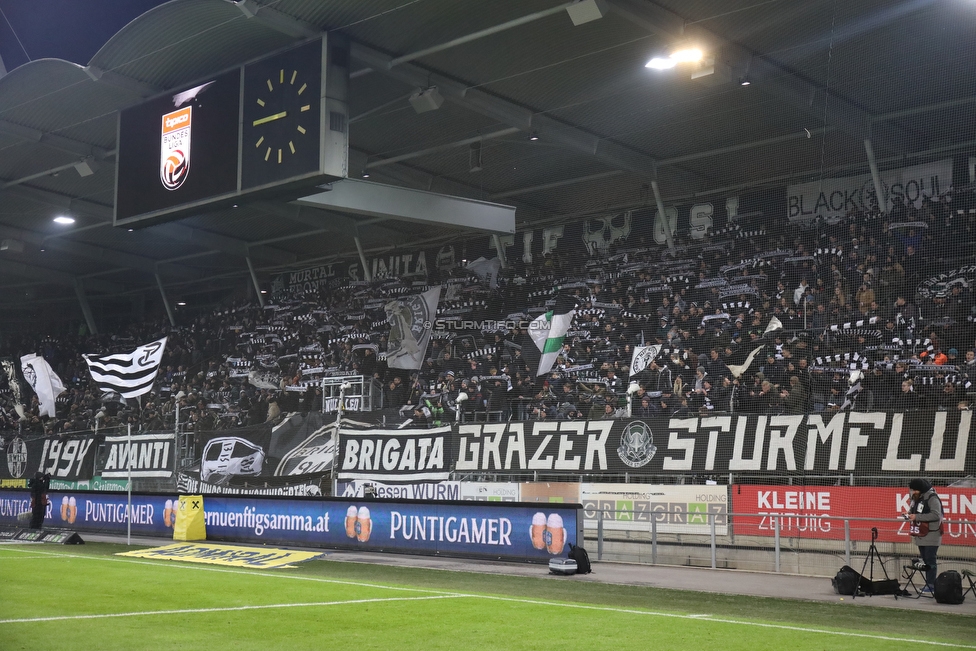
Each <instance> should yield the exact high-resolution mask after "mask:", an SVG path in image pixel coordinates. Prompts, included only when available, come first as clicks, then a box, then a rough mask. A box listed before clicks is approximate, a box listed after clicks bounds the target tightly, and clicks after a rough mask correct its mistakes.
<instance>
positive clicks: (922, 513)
mask: <svg viewBox="0 0 976 651" xmlns="http://www.w3.org/2000/svg"><path fill="white" fill-rule="evenodd" d="M908 488H909V489H911V498H912V501H911V504H910V505H909V507H908V513H905V514H903V515H902V517H903V518H904V519H905V520H907V521H908V522H909V523H910V525H909V529H908V535H910V536H911V537H912V538H913V539H914V541H915V544H916V545H918V553H919V556H921V557H922V561H923V562H924V563H925V564H926V565H927V566H928V567H927V569H926V570H925V587H924V588H922V594H929V595H931V594H932V593H933V591H934V590H935V577H937V576H938V570H937V562H936V554H937V553H938V551H939V545H940V544H941V543H942V500H941V499H939V496H938V495H937V494H936V492H935V489H934V488H932V484H930V483H929V482H928V481H927V480H925V479H921V478H915V479H913V480H911V481H910V482H908Z"/></svg>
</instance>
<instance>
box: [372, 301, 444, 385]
mask: <svg viewBox="0 0 976 651" xmlns="http://www.w3.org/2000/svg"><path fill="white" fill-rule="evenodd" d="M440 295H441V288H440V285H438V286H437V287H435V288H433V289H431V290H429V291H426V292H424V293H423V294H416V295H413V296H404V297H403V298H397V299H393V300H392V301H390V302H388V303H387V304H386V305H385V306H383V309H384V310H385V311H386V318H387V321H389V323H390V335H389V339H388V345H387V349H386V363H387V365H389V367H390V368H403V369H419V368H420V367H421V366H422V365H423V363H424V356H425V355H426V354H427V344H429V343H430V333H431V327H432V322H433V321H434V319H435V318H436V315H437V302H438V300H439V299H440Z"/></svg>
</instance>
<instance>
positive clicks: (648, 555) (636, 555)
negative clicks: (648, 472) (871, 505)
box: [584, 510, 976, 579]
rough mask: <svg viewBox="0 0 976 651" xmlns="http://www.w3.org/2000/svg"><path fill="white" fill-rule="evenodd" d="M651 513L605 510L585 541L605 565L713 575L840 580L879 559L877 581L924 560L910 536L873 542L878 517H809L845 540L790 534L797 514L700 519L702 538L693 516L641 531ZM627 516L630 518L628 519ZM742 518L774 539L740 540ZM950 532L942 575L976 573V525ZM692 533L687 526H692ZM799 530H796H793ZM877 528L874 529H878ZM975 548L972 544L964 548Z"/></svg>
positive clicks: (653, 517) (660, 520) (662, 517)
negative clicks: (839, 575)
mask: <svg viewBox="0 0 976 651" xmlns="http://www.w3.org/2000/svg"><path fill="white" fill-rule="evenodd" d="M647 515H648V514H647V513H643V512H637V511H629V510H615V511H611V510H604V511H602V512H597V514H596V517H586V518H585V519H584V539H585V541H586V545H587V546H588V547H589V548H590V549H591V550H592V549H594V548H595V554H593V558H594V559H596V560H601V561H618V562H627V563H641V564H647V565H676V566H685V567H704V568H712V569H740V570H748V571H755V572H776V573H783V574H797V575H807V576H833V575H834V574H836V572H837V570H839V569H840V567H841V566H842V565H850V566H851V567H853V568H854V569H856V570H859V571H860V570H861V569H862V567H864V566H865V561H867V560H870V561H873V562H872V563H871V564H870V565H871V566H870V567H868V568H865V571H866V572H867V571H868V570H871V571H873V573H874V578H875V579H877V578H878V577H881V576H882V574H883V573H884V572H887V574H888V576H889V577H890V578H897V577H902V575H903V573H904V572H905V570H906V567H905V566H907V565H910V564H911V562H912V559H915V558H918V556H919V554H918V548H917V547H916V546H915V544H914V543H912V542H911V539H910V538H909V537H908V536H907V535H906V536H904V538H905V540H904V541H898V542H890V541H874V540H873V538H874V537H876V534H877V530H876V527H877V526H878V525H879V524H880V525H882V526H884V525H888V526H889V527H890V525H891V521H890V520H889V521H885V522H882V521H880V520H877V519H873V518H850V517H836V516H825V515H816V516H809V518H810V519H811V520H813V519H816V521H817V522H816V523H814V522H809V523H808V526H816V527H817V528H818V529H820V530H823V529H827V530H836V531H843V537H842V538H839V537H838V538H835V539H827V538H823V537H816V536H813V535H806V536H805V535H802V534H801V535H796V534H792V533H786V528H787V527H786V525H784V520H786V519H787V518H793V519H796V518H797V517H798V516H796V515H787V514H768V513H728V514H726V513H696V514H694V516H695V518H697V519H699V522H701V523H702V524H700V525H698V526H697V527H695V528H696V529H698V530H700V532H696V533H688V532H687V531H682V532H676V531H675V529H676V528H680V527H675V526H674V525H673V524H664V522H668V521H670V520H671V519H674V518H681V517H685V518H687V517H688V516H689V514H688V513H686V512H676V511H655V512H654V513H653V514H650V517H649V518H648V520H649V521H647V522H645V523H643V525H646V526H640V525H636V520H637V518H638V517H640V516H647ZM621 516H623V517H621ZM737 518H762V519H764V521H765V522H766V523H767V525H766V526H767V527H768V529H769V535H767V536H755V535H737V534H736V533H735V521H736V519H737ZM621 519H623V520H625V521H630V522H633V523H635V524H634V525H632V526H631V527H630V528H628V529H627V530H620V529H616V528H611V527H612V525H610V524H609V523H610V522H619V521H620V520H621ZM944 525H945V527H946V529H945V533H944V534H943V536H942V546H941V547H940V548H939V556H938V558H939V563H938V566H939V571H940V572H942V571H945V570H948V569H955V570H959V571H962V570H964V569H969V570H976V521H974V520H958V519H951V520H950V519H946V520H944ZM685 528H688V527H687V525H686V527H685ZM791 528H792V527H791ZM872 530H874V531H872ZM965 543H968V544H965ZM872 544H874V545H875V549H876V552H877V560H875V559H874V558H870V559H869V551H870V548H871V545H872Z"/></svg>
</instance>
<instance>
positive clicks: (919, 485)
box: [908, 477, 932, 493]
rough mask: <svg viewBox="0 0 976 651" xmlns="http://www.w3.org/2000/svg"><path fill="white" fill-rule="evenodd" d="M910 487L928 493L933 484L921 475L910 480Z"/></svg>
mask: <svg viewBox="0 0 976 651" xmlns="http://www.w3.org/2000/svg"><path fill="white" fill-rule="evenodd" d="M908 487H909V488H911V489H912V490H913V491H918V492H919V493H927V492H928V491H930V490H931V489H932V484H930V483H929V482H928V481H926V480H925V479H922V478H921V477H916V478H915V479H913V480H911V481H910V482H908Z"/></svg>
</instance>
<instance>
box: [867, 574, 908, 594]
mask: <svg viewBox="0 0 976 651" xmlns="http://www.w3.org/2000/svg"><path fill="white" fill-rule="evenodd" d="M862 583H867V584H869V585H868V587H866V588H864V591H865V592H866V593H867V594H874V595H883V594H901V586H899V585H898V579H879V580H877V581H869V580H867V579H864V578H863V577H862Z"/></svg>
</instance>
